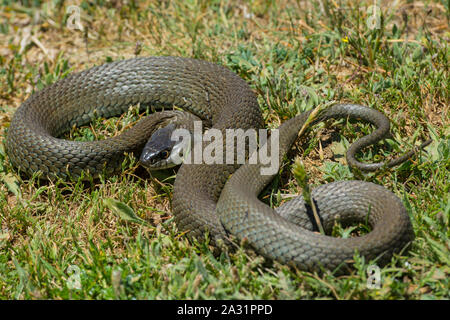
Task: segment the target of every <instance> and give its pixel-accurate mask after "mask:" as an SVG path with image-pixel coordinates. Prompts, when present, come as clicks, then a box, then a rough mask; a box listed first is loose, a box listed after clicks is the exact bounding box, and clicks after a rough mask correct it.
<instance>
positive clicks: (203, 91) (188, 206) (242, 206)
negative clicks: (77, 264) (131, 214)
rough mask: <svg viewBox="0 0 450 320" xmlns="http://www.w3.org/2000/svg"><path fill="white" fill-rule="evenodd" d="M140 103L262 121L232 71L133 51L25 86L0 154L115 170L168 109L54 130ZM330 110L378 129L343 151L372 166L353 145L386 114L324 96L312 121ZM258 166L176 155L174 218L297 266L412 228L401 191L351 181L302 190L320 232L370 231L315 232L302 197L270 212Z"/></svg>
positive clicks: (24, 164) (386, 242) (48, 166)
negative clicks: (362, 231) (84, 138)
mask: <svg viewBox="0 0 450 320" xmlns="http://www.w3.org/2000/svg"><path fill="white" fill-rule="evenodd" d="M138 103H139V104H140V105H141V106H142V107H145V106H148V105H150V104H156V105H165V106H173V105H176V106H178V107H180V108H181V109H184V110H186V111H189V112H191V113H193V114H195V115H196V116H198V117H200V118H201V119H203V120H204V121H205V122H207V123H208V124H209V125H211V126H212V127H213V128H217V129H220V130H225V129H227V128H241V129H248V128H261V127H262V126H263V120H262V116H261V112H260V109H259V106H258V103H257V100H256V97H255V95H254V94H253V92H252V91H251V89H250V88H249V86H248V85H247V84H246V83H245V82H244V81H243V80H242V79H241V78H240V77H238V76H237V75H236V74H234V73H233V72H231V71H229V70H227V69H225V68H223V67H220V66H218V65H215V64H212V63H208V62H205V61H199V60H193V59H186V58H176V57H148V58H135V59H130V60H124V61H119V62H113V63H109V64H105V65H102V66H98V67H94V68H91V69H89V70H86V71H83V72H80V73H74V74H71V75H69V76H68V77H67V78H65V79H62V80H60V81H58V82H56V83H54V84H53V85H51V86H49V87H47V88H45V89H43V90H41V91H38V92H36V93H34V94H33V95H32V96H31V97H30V98H29V99H27V100H26V101H25V102H24V103H23V104H22V105H21V106H20V108H19V109H18V110H17V112H16V113H15V115H14V118H13V120H12V122H11V126H10V128H9V131H8V137H7V152H8V154H9V157H10V160H11V162H12V164H13V165H14V166H16V167H18V168H19V169H20V170H21V171H22V172H24V173H26V174H27V175H32V174H33V173H34V172H36V171H38V170H40V171H42V173H43V175H44V176H47V177H50V178H51V177H54V176H63V177H64V176H67V175H70V176H74V177H77V176H79V175H80V174H81V172H82V171H83V170H89V172H90V173H91V174H98V173H100V172H102V171H105V170H106V171H107V172H116V171H117V170H118V168H120V164H121V162H122V160H123V157H124V153H127V152H133V151H136V150H140V149H142V147H143V146H144V144H145V143H146V141H147V139H148V138H149V137H150V135H151V134H152V133H153V132H154V131H155V129H154V128H155V124H157V123H159V122H161V121H166V120H170V118H171V116H172V115H171V114H170V112H165V113H164V112H163V113H155V114H153V115H151V116H149V117H148V119H147V120H146V119H144V120H142V121H140V122H139V123H138V124H137V125H135V126H134V127H133V128H131V129H129V130H128V131H126V132H125V133H123V134H122V135H119V136H116V137H112V138H108V139H106V140H102V141H92V142H76V141H67V140H63V139H58V138H57V136H59V135H60V134H61V133H63V132H65V131H67V130H69V129H70V128H72V127H73V126H74V125H82V124H85V123H87V122H89V121H91V120H92V119H93V118H94V117H98V116H101V117H111V116H115V115H119V114H121V113H123V112H125V111H126V110H127V109H128V107H129V105H130V104H138ZM308 115H309V112H307V113H303V114H301V115H299V116H297V117H295V118H293V119H291V120H289V121H287V122H286V123H284V124H283V125H282V126H281V127H280V154H279V157H280V159H281V158H282V157H283V155H284V154H285V153H286V152H287V151H288V149H289V148H290V146H291V145H292V143H293V142H294V141H295V139H296V137H297V134H298V131H299V129H300V128H301V127H302V126H303V124H304V122H305V120H306V118H307V116H308ZM337 117H356V118H361V119H363V120H365V121H369V122H371V123H373V124H374V125H375V126H376V127H377V129H376V131H374V132H373V133H372V134H371V135H369V136H366V137H364V138H362V139H360V140H358V141H357V142H356V143H354V144H353V145H352V146H351V148H350V149H349V152H348V155H347V157H348V161H349V164H351V165H353V166H356V167H359V168H361V169H363V170H373V169H376V168H378V167H380V166H381V164H361V163H359V162H357V161H356V160H355V159H354V154H355V152H356V151H357V150H359V149H360V148H362V147H364V146H366V145H369V144H372V143H374V142H376V141H378V140H380V139H381V138H382V137H383V136H384V135H385V134H386V133H387V132H388V131H389V121H388V120H387V119H386V118H385V117H384V116H383V115H382V114H381V113H379V112H378V111H375V110H373V109H370V108H367V107H362V106H359V105H336V106H333V107H331V108H329V109H327V110H326V111H325V113H324V114H323V115H321V117H320V118H319V119H318V120H317V121H321V120H324V119H328V118H337ZM317 121H316V122H317ZM396 163H398V162H391V163H389V164H388V165H394V164H396ZM260 167H261V165H251V164H246V165H243V166H241V167H240V168H239V169H238V170H237V171H236V172H235V170H236V166H235V165H225V164H224V165H222V164H220V165H219V164H213V165H207V164H183V165H182V166H181V168H180V169H179V171H178V173H177V177H176V181H175V185H174V195H173V203H172V206H173V214H174V216H175V220H176V222H177V224H178V227H179V228H180V229H181V230H186V231H189V232H190V234H191V235H193V236H199V237H204V234H205V232H208V233H209V235H210V238H211V240H212V242H213V243H216V242H217V241H218V240H219V239H227V236H228V233H231V234H232V235H234V236H236V237H237V238H239V239H243V238H245V239H247V241H248V242H249V244H251V245H252V246H253V247H254V248H255V249H256V250H257V251H258V252H260V253H261V254H262V255H264V256H266V257H269V258H271V259H277V260H279V261H281V262H283V263H293V264H294V265H295V266H297V267H299V268H301V269H304V270H317V269H319V268H322V267H323V268H328V269H334V268H336V267H338V266H339V265H341V264H343V263H345V262H347V261H349V260H351V259H352V258H353V255H354V253H355V250H357V251H358V252H359V253H360V254H361V255H364V256H365V257H367V258H375V257H377V256H380V255H381V256H382V260H384V261H386V260H388V259H390V257H391V256H392V253H393V252H398V251H400V250H402V249H403V248H404V247H405V246H406V245H407V244H408V242H410V241H411V240H412V239H413V237H414V235H413V231H412V227H411V223H410V220H409V217H408V214H407V213H406V210H405V208H404V207H403V205H402V203H401V202H400V200H399V199H398V198H397V197H396V196H395V195H394V194H392V193H391V192H389V191H388V190H386V189H384V188H383V187H381V186H378V185H375V184H372V183H367V182H361V181H344V182H337V183H331V184H327V185H324V186H321V187H319V188H317V189H315V190H314V191H313V194H312V195H313V198H314V201H315V203H316V205H317V207H318V210H319V212H320V214H321V219H322V220H323V224H324V228H325V229H326V230H330V229H331V227H332V226H333V223H334V221H335V219H336V218H339V219H340V220H341V221H343V222H344V223H348V222H349V221H354V220H360V221H361V220H366V219H368V222H369V224H370V225H371V227H372V231H371V232H370V233H368V234H366V235H364V236H362V237H355V238H349V239H339V238H333V237H329V236H325V235H320V234H317V233H315V232H313V231H312V230H313V224H312V223H311V222H310V219H309V218H308V212H309V209H308V206H306V205H305V204H304V203H303V200H302V199H301V198H298V199H296V200H295V201H290V202H288V203H287V204H285V205H283V206H282V207H281V208H279V209H277V211H278V212H276V211H274V210H273V209H271V208H270V207H268V206H267V205H265V204H263V203H262V202H260V201H259V200H258V198H257V196H258V193H259V192H260V191H261V190H262V189H263V188H264V186H266V185H267V184H268V183H269V182H270V180H271V179H272V176H262V175H261V174H260V171H259V169H260ZM230 175H231V178H230V179H229V177H230ZM227 180H228V182H227Z"/></svg>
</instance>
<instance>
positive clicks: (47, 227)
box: [0, 0, 450, 299]
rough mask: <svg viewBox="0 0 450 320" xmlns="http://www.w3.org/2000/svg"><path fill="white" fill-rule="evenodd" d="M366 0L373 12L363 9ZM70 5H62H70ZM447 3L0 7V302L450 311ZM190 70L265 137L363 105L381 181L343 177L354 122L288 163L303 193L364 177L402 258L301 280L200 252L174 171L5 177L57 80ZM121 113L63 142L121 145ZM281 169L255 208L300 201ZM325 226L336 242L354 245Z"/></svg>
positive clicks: (239, 251) (361, 127) (195, 0)
mask: <svg viewBox="0 0 450 320" xmlns="http://www.w3.org/2000/svg"><path fill="white" fill-rule="evenodd" d="M374 3H375V5H374ZM71 5H72V6H71ZM449 6H450V1H445V0H439V1H437V0H436V1H402V0H400V1H376V2H374V1H344V0H343V1H333V0H317V1H301V0H297V1H289V0H280V1H269V0H267V1H263V0H254V1H231V0H230V1H218V0H215V1H202V0H189V1H158V2H157V1H148V0H145V1H133V0H130V1H126V0H124V1H121V0H116V1H102V0H93V1H74V2H73V3H72V2H70V3H69V2H67V1H61V0H53V1H48V2H45V1H40V0H34V1H31V0H30V1H20V2H15V1H11V0H2V1H1V2H0V9H1V10H0V53H1V54H0V299H449V298H450V294H449V287H450V285H449V280H448V279H449V275H450V267H449V265H450V255H449V249H450V240H449V233H450V231H449V228H448V225H449V217H450V204H449V183H448V181H450V177H449V172H450V160H449V152H450V140H449V136H450V129H449V116H448V109H449V101H450V81H449V77H450V74H449V70H450V68H449V58H450V50H449V39H450V28H449V22H450V8H449ZM159 55H174V56H183V57H192V58H197V59H203V60H207V61H211V62H215V63H218V64H220V65H223V66H225V67H227V68H229V69H231V70H233V71H234V72H236V73H237V74H239V75H240V76H241V77H242V78H243V79H245V80H246V82H247V83H248V84H249V85H250V86H251V88H252V89H253V90H254V91H255V93H256V94H257V96H258V100H259V105H260V108H261V110H262V113H263V116H264V119H265V123H266V126H267V128H276V127H278V126H279V125H280V124H281V123H282V122H284V121H285V120H286V119H289V118H291V117H293V116H294V115H296V114H298V113H301V112H303V111H305V110H309V109H311V108H314V107H317V106H322V105H326V104H329V103H333V102H351V103H359V104H364V105H367V106H370V107H372V108H376V109H378V110H380V111H381V112H383V113H384V114H386V115H387V116H388V117H389V119H390V120H391V122H392V129H391V131H392V137H391V139H388V140H386V141H384V142H382V143H379V144H377V145H376V146H374V147H371V148H367V149H365V150H364V153H361V154H359V155H358V156H359V158H360V159H361V160H362V161H366V162H373V161H381V160H383V159H389V158H391V157H395V156H397V155H401V154H402V153H403V152H405V151H407V150H409V149H410V148H411V147H413V146H414V145H418V144H419V143H420V142H421V141H424V140H425V139H427V138H432V139H433V142H432V144H431V145H429V146H428V147H427V148H426V152H421V153H420V154H418V156H417V157H415V158H414V159H411V160H410V161H408V162H405V163H403V164H402V165H400V166H397V167H395V168H392V169H386V170H380V171H378V172H375V173H370V174H364V175H362V174H360V173H357V172H352V171H350V170H349V168H348V166H346V162H345V157H344V154H345V150H346V148H347V147H348V146H349V144H350V143H351V142H353V141H355V139H357V138H358V137H360V136H362V135H364V134H367V133H368V132H370V131H371V130H372V128H371V126H370V125H367V124H364V123H361V124H360V123H358V122H354V121H345V120H340V121H328V122H326V123H322V124H320V125H317V126H315V127H312V128H310V130H309V131H308V133H307V134H305V135H304V136H303V137H302V138H300V139H299V140H298V141H297V143H296V144H295V146H294V148H293V150H292V152H291V155H290V158H291V159H294V158H295V157H300V158H301V159H302V161H303V163H304V164H305V168H306V171H307V174H308V177H309V184H310V185H311V186H312V187H314V186H317V185H321V184H324V183H329V182H332V181H338V180H350V179H360V180H361V179H363V180H366V181H371V182H374V183H377V184H380V185H383V186H385V187H386V188H387V189H389V190H391V191H392V192H394V193H395V194H396V195H397V196H398V197H399V198H400V199H401V200H402V202H403V204H404V205H405V207H406V208H407V211H408V214H409V215H410V217H411V221H412V224H413V228H414V232H415V235H416V239H415V241H414V242H413V243H412V246H411V250H410V251H409V252H404V253H403V254H402V255H398V256H395V257H394V258H393V259H392V261H391V262H390V263H389V264H388V265H386V266H384V267H383V268H381V269H379V272H380V273H379V276H380V277H379V280H380V281H379V282H378V283H377V285H375V286H374V285H371V283H372V282H371V277H372V275H371V273H370V270H371V268H372V267H371V266H372V262H370V261H365V260H364V259H362V258H361V257H360V256H359V255H358V254H357V253H355V257H354V260H355V264H354V270H353V272H351V273H350V274H346V275H336V274H333V273H332V272H324V273H321V274H318V273H308V272H303V271H300V270H295V269H293V268H290V267H288V266H284V265H281V264H279V263H277V262H270V261H265V259H264V258H262V257H261V256H259V255H258V254H256V253H254V252H253V251H252V250H250V249H249V248H246V247H245V246H242V245H236V248H234V250H229V251H227V250H225V251H222V252H220V253H219V254H214V253H213V250H212V248H211V247H210V246H209V245H208V243H207V242H204V241H203V242H196V241H190V240H188V239H187V237H186V236H185V235H184V234H183V233H182V232H180V231H179V230H177V227H176V225H175V223H174V221H173V218H172V214H171V198H172V191H173V182H174V179H175V176H176V170H164V171H161V172H156V173H152V174H149V173H148V172H147V171H146V170H144V169H143V168H140V167H138V166H137V164H136V159H135V157H133V156H132V155H130V156H129V157H128V158H127V160H126V161H125V162H124V163H123V166H122V167H123V169H122V173H121V174H120V175H115V176H106V177H105V176H101V177H100V178H99V179H88V180H87V181H72V180H59V181H52V182H48V181H42V180H39V179H38V178H37V176H34V177H31V178H30V177H24V176H21V175H20V174H19V173H18V172H17V170H15V168H13V167H12V166H11V164H10V162H9V160H8V155H7V153H6V151H5V146H4V142H5V140H6V134H7V131H8V126H9V124H10V121H11V119H12V116H13V114H14V111H15V110H16V109H17V108H18V107H19V106H20V104H21V103H22V102H23V101H24V100H25V99H26V98H27V97H28V96H30V94H31V93H33V92H35V91H37V90H39V89H41V88H43V87H45V86H46V85H48V84H51V83H53V82H55V81H57V80H59V79H61V78H64V77H65V76H66V75H67V74H69V73H70V72H75V71H81V70H84V69H87V68H89V67H92V66H95V65H101V64H103V63H107V62H111V61H116V60H121V59H126V58H132V57H135V56H159ZM141 116H142V114H139V112H137V110H136V108H133V107H130V110H129V112H128V113H126V114H124V115H123V116H121V117H117V118H112V119H103V118H100V119H97V120H95V121H94V122H93V123H91V124H90V125H88V126H85V127H81V128H73V129H72V130H71V131H70V132H68V133H66V134H65V137H66V138H68V139H74V140H85V141H86V140H93V139H101V138H104V137H108V136H113V135H116V134H119V133H120V132H122V131H123V130H126V129H127V128H128V127H129V126H131V125H132V124H133V123H135V122H136V121H137V119H139V117H141ZM292 166H293V161H287V160H286V162H285V163H284V164H283V166H281V169H280V173H279V175H278V176H277V177H276V178H275V179H274V180H273V182H272V183H271V184H270V185H269V186H268V187H267V188H266V189H265V190H264V192H263V194H262V195H261V199H262V200H263V201H264V202H266V203H267V204H270V205H272V206H278V205H280V204H281V203H283V202H284V201H286V200H287V199H288V198H289V197H291V195H294V194H299V193H301V190H300V188H299V186H298V183H297V181H296V179H295V177H294V175H293V174H292ZM350 231H352V229H344V228H342V227H341V226H339V225H338V224H337V225H336V227H335V230H334V235H335V236H341V237H346V236H352V234H351V232H350Z"/></svg>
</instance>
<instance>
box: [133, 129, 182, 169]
mask: <svg viewBox="0 0 450 320" xmlns="http://www.w3.org/2000/svg"><path fill="white" fill-rule="evenodd" d="M175 129H176V126H175V125H174V124H173V123H170V124H168V125H167V126H165V127H163V128H160V129H158V130H156V131H155V132H154V133H153V134H152V135H151V137H150V138H149V139H148V142H147V144H146V145H145V147H144V149H143V150H142V153H141V157H140V159H139V161H140V162H141V164H142V165H143V166H145V167H152V166H153V165H155V164H156V163H157V162H159V161H161V160H165V159H167V158H168V157H169V156H170V153H171V152H172V148H173V146H174V145H175V141H173V140H172V139H171V136H172V132H173V131H174V130H175Z"/></svg>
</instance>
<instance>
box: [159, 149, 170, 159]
mask: <svg viewBox="0 0 450 320" xmlns="http://www.w3.org/2000/svg"><path fill="white" fill-rule="evenodd" d="M169 155H170V153H169V151H167V150H164V151H161V158H163V159H167V158H168V157H169Z"/></svg>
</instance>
